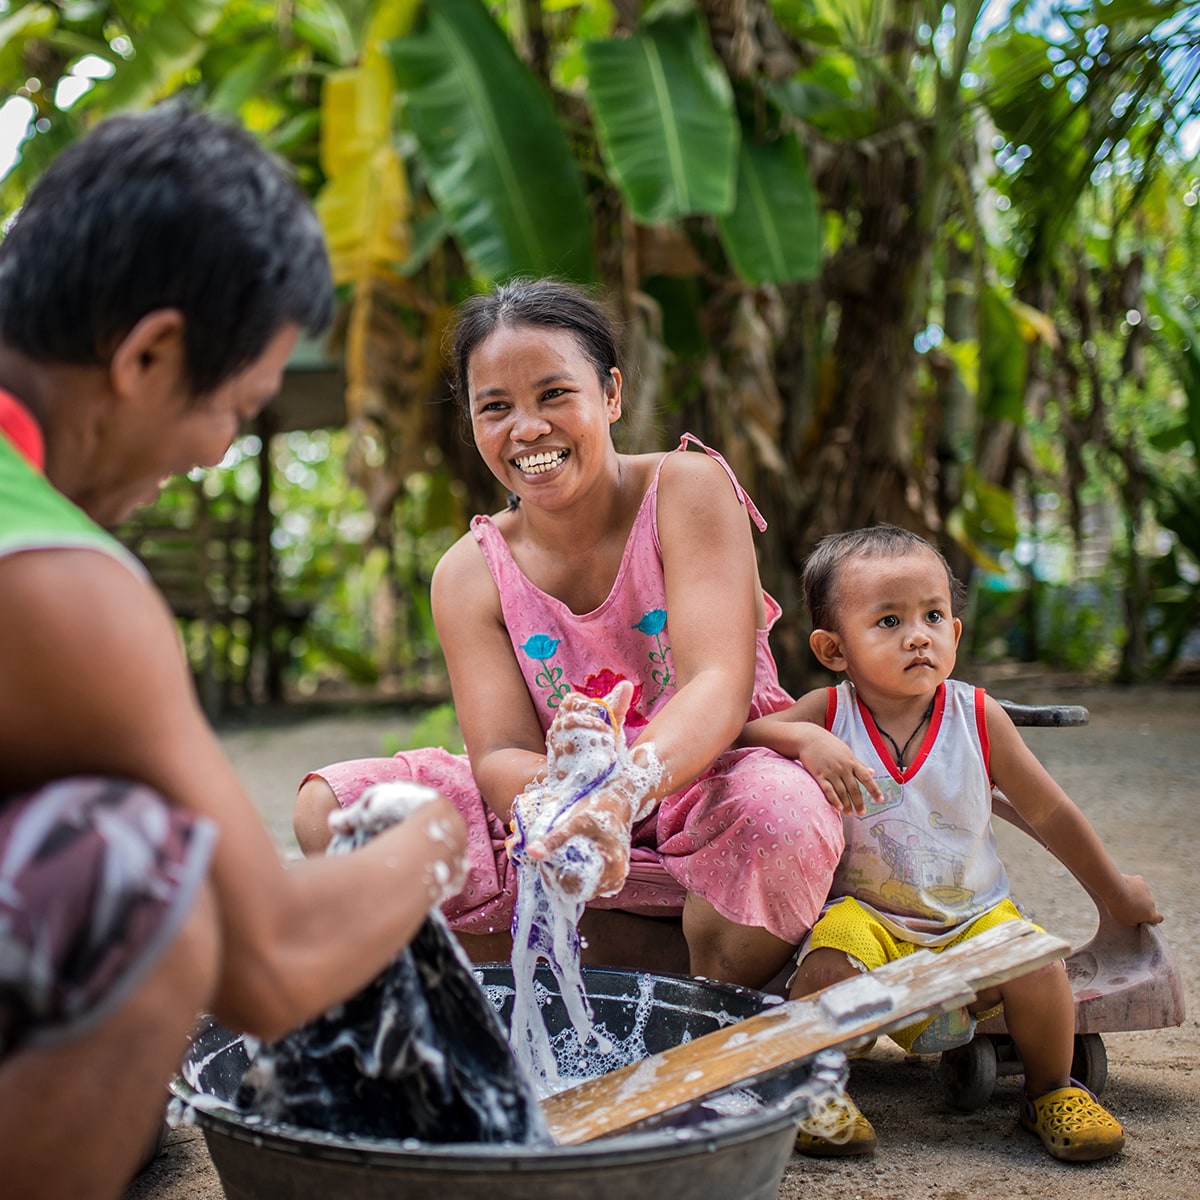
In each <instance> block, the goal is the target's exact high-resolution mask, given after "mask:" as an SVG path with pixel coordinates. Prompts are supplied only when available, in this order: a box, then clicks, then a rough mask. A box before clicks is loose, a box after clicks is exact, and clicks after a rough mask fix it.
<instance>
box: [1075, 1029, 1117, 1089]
mask: <svg viewBox="0 0 1200 1200" xmlns="http://www.w3.org/2000/svg"><path fill="white" fill-rule="evenodd" d="M1071 1078H1072V1079H1074V1080H1076V1082H1078V1083H1082V1084H1083V1086H1084V1087H1085V1088H1087V1090H1088V1091H1089V1092H1092V1093H1094V1094H1095V1095H1097V1096H1098V1095H1100V1093H1101V1092H1102V1091H1104V1085H1105V1084H1106V1083H1107V1082H1108V1052H1107V1051H1106V1050H1105V1049H1104V1039H1103V1038H1101V1036H1100V1035H1099V1034H1098V1033H1077V1034H1076V1035H1075V1054H1074V1057H1073V1058H1072V1059H1071Z"/></svg>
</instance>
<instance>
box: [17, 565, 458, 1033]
mask: <svg viewBox="0 0 1200 1200" xmlns="http://www.w3.org/2000/svg"><path fill="white" fill-rule="evenodd" d="M0 661H2V662H3V663H4V670H3V672H2V673H0V760H2V761H3V762H4V764H5V783H6V786H8V787H10V788H14V789H16V788H25V787H34V786H38V785H39V784H42V783H45V782H47V781H49V780H52V779H56V778H63V777H65V776H67V775H81V774H92V775H111V776H117V777H123V778H128V779H132V780H137V781H140V782H142V783H144V784H146V785H147V786H149V787H152V788H154V789H155V790H156V791H158V792H159V793H160V794H161V795H162V796H163V797H164V798H165V799H166V800H167V801H168V802H169V803H172V804H176V805H178V806H179V807H181V808H184V809H188V810H190V811H192V812H195V813H198V814H200V815H203V816H206V817H208V818H210V819H211V820H212V821H213V822H214V823H215V824H216V826H217V828H218V831H219V836H218V839H217V844H216V847H215V851H214V858H213V861H212V864H211V866H210V869H209V884H210V888H211V891H212V894H213V895H214V897H215V901H216V904H217V908H218V911H219V914H220V916H219V919H220V930H221V973H220V979H219V982H218V986H217V989H216V993H215V995H214V997H213V1000H212V1004H211V1006H210V1007H211V1008H212V1009H213V1011H214V1012H215V1013H216V1015H217V1016H218V1017H220V1019H221V1020H223V1021H225V1022H227V1023H228V1024H230V1025H231V1026H233V1027H235V1028H237V1029H241V1030H247V1031H249V1032H252V1033H255V1034H257V1035H259V1036H262V1037H268V1038H271V1037H277V1036H279V1035H280V1034H282V1033H284V1032H286V1031H287V1030H289V1029H291V1028H294V1027H295V1026H296V1025H299V1024H301V1023H302V1022H303V1021H305V1020H308V1019H310V1018H312V1017H314V1016H316V1015H317V1014H319V1013H320V1012H322V1011H324V1010H325V1009H326V1008H328V1007H329V1006H330V1005H332V1004H333V1003H335V1002H337V1001H339V1000H342V999H345V998H346V997H347V996H349V995H351V994H352V993H353V992H355V991H356V990H358V989H359V988H360V987H362V986H363V985H365V984H366V983H368V982H369V981H370V980H371V979H372V978H373V977H374V976H375V975H377V974H378V972H379V971H380V970H382V969H383V967H384V966H386V964H387V963H388V962H389V961H390V959H391V958H392V957H393V956H394V955H395V954H396V952H397V951H398V950H400V949H401V948H402V947H403V946H404V945H405V944H406V943H407V942H408V941H409V940H410V939H411V938H412V936H413V935H414V934H415V932H416V931H417V929H418V928H419V927H420V924H421V922H422V921H423V920H424V918H425V916H426V914H427V912H428V911H429V909H430V908H431V907H432V905H433V904H434V903H435V902H436V901H437V900H438V899H439V898H440V895H441V892H442V886H441V883H440V882H439V876H441V877H442V878H443V879H444V878H445V876H446V872H447V871H449V872H450V873H451V874H452V875H458V874H460V873H461V871H462V869H463V852H464V849H465V839H466V835H465V830H464V828H463V825H462V821H461V818H459V816H458V814H457V813H456V812H455V810H454V809H453V807H452V806H451V805H450V804H449V802H448V801H446V800H444V799H441V798H439V799H438V800H436V801H432V802H430V803H429V804H428V805H426V806H424V808H422V809H420V810H418V811H417V812H416V813H414V814H413V816H412V817H411V818H410V819H409V820H408V821H406V822H404V823H403V824H402V825H399V826H396V827H395V828H393V829H390V830H387V831H386V832H384V833H382V834H380V836H379V837H378V838H376V839H375V840H374V841H373V842H372V843H371V844H370V845H368V846H366V847H365V848H364V849H362V850H360V851H356V852H355V853H353V854H348V855H345V856H341V857H337V858H322V859H313V860H307V861H305V862H302V863H298V864H295V865H293V866H290V867H287V868H285V867H284V865H283V864H282V862H281V861H280V857H279V854H278V851H277V849H276V847H275V845H274V843H273V842H272V840H271V837H270V835H269V833H268V831H267V829H266V826H265V825H264V823H263V821H262V819H261V817H260V816H259V814H258V813H257V811H256V810H255V808H254V806H253V805H252V804H251V802H250V800H249V799H248V797H247V796H246V794H245V792H244V791H243V790H242V788H241V786H240V784H239V783H238V780H237V778H236V776H235V775H234V772H233V769H232V767H231V766H230V764H229V762H228V760H227V759H226V758H225V756H224V754H223V752H222V750H221V748H220V745H219V743H218V742H217V740H216V738H215V737H214V735H213V733H212V731H211V729H210V728H209V726H208V724H207V722H206V720H205V719H204V716H203V714H202V713H201V711H200V709H199V706H198V705H197V703H196V699H195V695H194V691H193V688H192V683H191V680H190V678H189V676H188V674H187V670H186V665H185V662H184V658H183V653H182V649H181V646H180V643H179V637H178V634H177V631H176V629H175V625H174V622H173V620H172V618H171V615H170V613H169V612H168V611H167V609H166V605H165V604H164V603H163V601H162V599H161V597H159V596H158V595H157V594H156V593H155V592H154V591H153V590H152V589H151V588H150V587H148V586H147V585H146V583H145V582H143V581H142V580H139V579H138V578H137V577H135V576H134V575H133V574H132V573H131V572H130V571H129V570H128V569H127V568H126V567H124V566H123V565H121V564H119V563H117V562H116V561H115V560H113V559H111V558H108V557H107V556H105V555H103V554H101V553H98V552H95V551H89V550H63V551H37V552H32V553H28V554H19V555H15V556H13V557H12V558H8V559H5V560H3V561H0ZM280 783H281V786H287V781H283V780H281V781H280Z"/></svg>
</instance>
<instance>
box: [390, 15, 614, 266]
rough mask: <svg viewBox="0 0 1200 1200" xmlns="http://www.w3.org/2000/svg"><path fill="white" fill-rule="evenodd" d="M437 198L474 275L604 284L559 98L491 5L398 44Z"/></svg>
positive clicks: (432, 20)
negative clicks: (520, 54) (519, 51)
mask: <svg viewBox="0 0 1200 1200" xmlns="http://www.w3.org/2000/svg"><path fill="white" fill-rule="evenodd" d="M388 51H389V54H390V56H391V61H392V67H393V70H394V72H395V77H396V85H397V88H398V90H399V91H400V92H401V93H402V94H407V114H408V122H409V125H410V127H411V129H412V131H413V133H414V134H415V135H416V138H417V142H418V144H419V146H420V153H421V158H422V161H423V163H424V166H425V169H426V173H427V180H428V187H429V192H430V194H431V195H432V196H433V199H434V201H435V203H436V204H437V206H438V208H439V209H440V211H441V213H442V215H443V216H444V217H445V218H446V221H447V224H448V225H449V227H450V229H451V232H452V233H453V235H454V238H455V240H456V241H457V242H458V245H459V247H460V249H461V250H462V252H463V254H464V256H465V257H466V258H467V260H468V261H469V262H470V264H471V266H472V268H473V269H474V270H475V271H476V272H478V273H479V274H480V275H482V276H483V277H485V278H487V279H502V278H505V277H507V276H511V275H515V274H533V275H556V276H559V277H562V278H568V279H576V280H580V281H586V282H590V281H592V280H593V279H594V278H595V274H596V272H595V265H594V258H593V251H592V236H591V221H590V218H589V215H588V210H587V205H586V203H585V200H584V195H583V185H582V183H581V182H580V178H579V173H578V171H577V169H576V166H575V162H574V159H573V158H572V157H571V152H570V149H569V147H568V145H567V140H566V137H565V135H564V133H563V131H562V129H561V127H560V126H559V123H558V119H557V117H556V115H555V112H554V109H553V107H552V105H551V103H550V100H549V98H548V97H547V96H546V94H545V92H544V91H542V89H541V87H540V86H539V84H538V83H537V81H536V80H535V79H534V77H533V76H532V75H531V74H530V72H529V71H528V70H527V69H526V67H525V66H524V64H523V63H522V62H521V61H520V60H519V59H518V58H517V56H516V54H515V52H514V51H513V48H512V46H511V44H510V43H509V41H508V39H507V38H506V37H505V36H504V34H503V33H502V32H501V31H500V29H499V28H498V26H497V25H496V24H495V22H494V21H493V20H492V18H491V17H490V16H489V15H488V13H487V10H486V9H485V8H484V7H483V5H482V3H480V0H437V2H436V3H431V4H428V5H427V6H426V10H425V14H424V22H423V27H422V28H421V29H420V30H419V31H418V32H415V33H413V34H411V35H409V36H408V37H404V38H399V39H397V40H396V41H393V42H391V43H390V44H389V46H388Z"/></svg>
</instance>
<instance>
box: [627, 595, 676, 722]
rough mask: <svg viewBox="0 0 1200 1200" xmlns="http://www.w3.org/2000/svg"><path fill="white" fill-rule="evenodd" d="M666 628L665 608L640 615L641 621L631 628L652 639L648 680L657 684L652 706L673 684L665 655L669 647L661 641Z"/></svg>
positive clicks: (650, 610)
mask: <svg viewBox="0 0 1200 1200" xmlns="http://www.w3.org/2000/svg"><path fill="white" fill-rule="evenodd" d="M666 627H667V610H666V609H665V608H651V609H647V610H646V612H644V613H642V617H641V620H640V621H638V622H637V623H636V624H635V625H634V626H633V628H634V629H636V630H637V631H638V632H639V633H644V634H645V635H646V636H647V637H652V638H653V639H654V649H653V650H651V651H650V652H649V654H650V664H651V665H650V678H651V679H653V680H654V682H655V683H657V684H658V691H657V692H656V693H655V694H654V696H653V698H652V699H651V701H650V703H651V704H653V703H654V701H655V700H657V699H658V698H659V696H661V695H662V694H663V692H665V691H666V690H667V685H668V684H671V683H674V682H675V679H674V676H672V674H671V667H670V664H669V663H668V662H667V655H668V653H669V652H670V650H671V647H670V646H668V645H666V644H665V643H664V642H663V640H662V631H663V630H664V629H666Z"/></svg>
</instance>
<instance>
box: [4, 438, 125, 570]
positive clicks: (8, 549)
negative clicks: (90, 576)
mask: <svg viewBox="0 0 1200 1200" xmlns="http://www.w3.org/2000/svg"><path fill="white" fill-rule="evenodd" d="M66 549H89V550H99V551H101V552H102V553H104V554H108V555H111V556H112V557H113V558H115V559H118V560H119V561H120V562H123V563H124V564H125V565H126V566H128V567H129V568H130V570H132V571H133V572H134V574H136V575H139V576H141V577H143V578H145V577H146V571H145V568H144V567H143V566H142V564H141V563H140V562H139V561H138V560H137V558H136V556H135V555H133V554H132V553H130V551H128V550H126V549H125V547H124V546H122V545H121V543H120V542H118V541H117V540H116V538H114V537H113V536H112V535H111V534H108V533H106V532H105V531H104V530H103V529H101V528H100V526H99V525H97V524H96V523H95V521H93V520H92V519H91V518H90V517H89V516H88V515H87V514H86V513H85V512H84V511H83V509H81V508H78V507H77V506H76V505H74V504H72V503H71V501H70V500H68V499H67V498H66V496H64V495H63V494H62V493H61V492H58V491H55V489H54V488H53V487H52V486H51V485H50V482H49V480H47V479H46V477H45V476H44V475H43V474H42V473H41V472H40V471H38V470H37V469H36V468H35V467H34V466H33V464H32V463H30V462H29V461H28V460H27V459H26V458H25V457H24V456H23V455H22V454H21V453H20V451H18V450H17V448H16V447H15V446H14V445H13V444H12V443H11V442H10V441H9V440H8V438H6V437H3V436H0V558H2V557H4V556H6V555H9V554H15V553H17V552H18V551H20V550H66Z"/></svg>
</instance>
